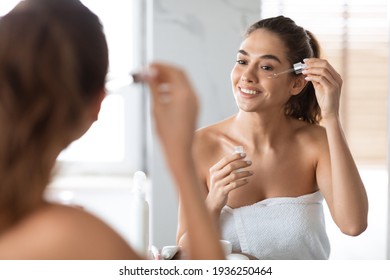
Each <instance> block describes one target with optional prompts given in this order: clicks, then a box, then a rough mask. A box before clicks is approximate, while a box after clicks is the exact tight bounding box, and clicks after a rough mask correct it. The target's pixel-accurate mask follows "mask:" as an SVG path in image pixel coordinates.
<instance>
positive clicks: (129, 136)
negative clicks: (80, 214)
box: [0, 0, 146, 175]
mask: <svg viewBox="0 0 390 280" xmlns="http://www.w3.org/2000/svg"><path fill="white" fill-rule="evenodd" d="M19 1H20V0H2V1H1V4H0V16H2V15H4V14H6V13H7V12H8V11H9V10H11V9H12V8H13V7H14V6H15V5H16V4H17V3H18V2H19ZM81 2H82V3H83V4H84V5H86V6H87V7H88V8H89V9H91V10H92V11H93V12H94V13H95V14H97V15H98V16H99V18H100V20H101V21H102V24H103V26H104V32H105V34H106V38H107V42H108V47H109V59H110V66H109V73H108V75H107V86H106V88H107V96H106V98H105V100H104V101H103V104H102V108H101V112H100V114H99V121H97V122H96V123H94V124H93V125H92V127H91V129H90V130H89V131H88V132H87V133H86V134H85V135H84V136H83V137H81V138H80V139H79V140H77V141H75V142H74V143H72V144H71V145H70V146H69V147H68V148H67V149H65V150H64V151H63V152H62V153H61V154H60V156H59V158H58V160H57V163H58V166H59V167H60V168H59V174H60V175H73V174H77V175H79V174H90V175H94V174H104V175H112V174H119V175H129V174H132V173H133V172H134V171H136V170H140V169H141V170H145V168H146V167H145V158H146V157H145V155H144V154H145V151H146V144H145V143H146V140H145V139H146V132H145V127H146V126H145V121H144V120H145V117H144V115H145V108H144V107H145V106H144V105H143V104H145V94H144V93H143V91H144V89H143V88H142V87H141V86H131V85H129V84H128V83H126V82H123V81H122V82H121V79H122V80H123V78H124V77H126V76H127V75H128V73H130V72H131V71H132V70H134V69H136V68H139V67H140V65H142V63H143V61H142V36H141V34H140V29H141V28H140V27H141V25H142V20H141V18H143V15H142V7H140V5H141V4H140V3H141V2H142V1H128V0H112V1H96V0H81ZM135 42H136V43H137V44H138V45H135ZM118 81H119V82H118Z"/></svg>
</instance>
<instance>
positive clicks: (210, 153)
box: [177, 16, 368, 259]
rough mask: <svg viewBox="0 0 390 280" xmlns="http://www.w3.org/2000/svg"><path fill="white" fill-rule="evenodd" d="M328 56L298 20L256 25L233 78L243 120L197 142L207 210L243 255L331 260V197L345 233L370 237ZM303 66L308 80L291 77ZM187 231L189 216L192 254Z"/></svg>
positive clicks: (204, 132)
mask: <svg viewBox="0 0 390 280" xmlns="http://www.w3.org/2000/svg"><path fill="white" fill-rule="evenodd" d="M319 57H320V48H319V45H318V42H317V41H316V39H315V38H314V36H313V35H312V34H311V33H310V32H308V31H305V30H304V29H303V28H302V27H299V26H297V25H296V24H295V22H294V21H292V20H291V19H289V18H286V17H283V16H279V17H275V18H268V19H264V20H261V21H259V22H257V23H255V24H253V25H252V26H250V27H249V28H248V30H247V32H246V35H245V38H244V40H243V42H242V44H241V46H240V48H239V51H238V53H237V59H236V64H235V66H234V68H233V70H232V72H231V81H232V87H233V94H234V97H235V100H236V103H237V106H238V112H237V113H236V114H235V115H233V116H231V117H229V118H227V119H225V120H223V121H221V122H218V123H216V124H213V125H211V126H208V127H205V128H202V129H200V130H199V131H197V133H196V141H195V147H194V155H195V161H196V165H197V169H198V172H199V176H200V178H201V180H202V182H203V185H204V188H203V189H204V192H205V193H206V194H207V195H206V196H205V200H206V205H207V208H208V209H209V212H210V213H211V215H212V216H213V218H214V220H215V223H217V224H219V225H220V231H221V239H227V240H229V241H230V242H231V243H232V244H233V251H235V252H242V253H244V254H248V255H250V256H253V257H255V258H258V259H327V258H328V257H329V253H330V246H329V241H328V238H327V235H326V231H325V224H324V217H323V210H322V204H321V203H322V199H323V198H325V200H326V202H327V205H328V207H329V209H330V213H331V215H332V217H333V220H334V222H335V223H336V224H337V226H338V227H339V228H340V230H341V231H342V232H343V233H345V234H347V235H351V236H355V235H359V234H360V233H362V232H363V231H364V230H365V229H366V226H367V212H368V202H367V195H366V192H365V188H364V185H363V183H362V181H361V179H360V176H359V173H358V170H357V168H356V165H355V163H354V160H353V158H352V155H351V153H350V150H349V148H348V145H347V142H346V140H345V138H344V135H343V129H342V127H341V124H340V119H339V101H340V93H341V86H342V79H341V77H340V75H339V74H338V73H337V72H336V71H335V69H334V68H333V67H332V66H331V65H330V64H329V62H328V61H326V60H324V59H321V58H319ZM299 62H301V63H302V62H304V64H305V66H304V67H306V68H305V69H304V70H303V72H302V74H300V73H299V72H300V71H297V73H298V74H297V73H295V71H292V70H290V71H286V70H289V69H292V67H293V65H294V64H296V63H299ZM281 72H282V73H284V74H281V75H277V74H278V73H281ZM320 120H321V126H320V125H319V122H320ZM235 146H242V147H243V149H244V152H239V153H232V151H233V150H234V147H235ZM184 205H185V202H184V201H181V206H184ZM186 223H187V221H186V218H185V216H182V215H181V216H180V225H179V229H178V237H177V238H178V242H179V244H181V245H183V246H184V247H185V246H186V242H185V240H186V238H185V235H186V234H185V232H186V227H185V226H183V225H185V224H186Z"/></svg>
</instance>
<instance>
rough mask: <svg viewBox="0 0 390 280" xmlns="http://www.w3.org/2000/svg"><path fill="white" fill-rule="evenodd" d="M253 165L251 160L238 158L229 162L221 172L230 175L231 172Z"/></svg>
mask: <svg viewBox="0 0 390 280" xmlns="http://www.w3.org/2000/svg"><path fill="white" fill-rule="evenodd" d="M251 165H252V161H250V160H237V161H233V162H231V163H229V164H228V165H226V166H225V167H224V168H222V169H221V171H220V172H221V174H224V175H225V176H228V175H229V174H231V173H235V172H238V171H239V170H240V169H242V168H246V167H248V166H251Z"/></svg>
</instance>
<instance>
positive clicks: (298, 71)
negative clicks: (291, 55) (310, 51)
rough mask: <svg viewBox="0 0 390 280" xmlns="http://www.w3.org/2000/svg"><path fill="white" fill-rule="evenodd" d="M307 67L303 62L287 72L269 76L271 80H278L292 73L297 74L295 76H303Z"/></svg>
mask: <svg viewBox="0 0 390 280" xmlns="http://www.w3.org/2000/svg"><path fill="white" fill-rule="evenodd" d="M306 67H307V66H306V64H304V63H302V62H298V63H295V64H293V68H290V69H288V70H285V71H282V72H279V73H274V74H271V75H269V76H268V78H270V79H273V78H277V77H279V76H280V75H283V74H288V73H291V72H295V74H301V73H302V71H303V70H305V69H306Z"/></svg>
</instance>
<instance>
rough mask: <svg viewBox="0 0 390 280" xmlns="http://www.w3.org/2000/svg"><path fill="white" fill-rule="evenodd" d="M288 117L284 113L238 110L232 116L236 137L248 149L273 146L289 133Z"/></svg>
mask: <svg viewBox="0 0 390 280" xmlns="http://www.w3.org/2000/svg"><path fill="white" fill-rule="evenodd" d="M288 122H289V119H288V118H287V117H286V116H285V115H284V114H280V113H279V114H268V113H258V112H243V111H240V112H239V113H238V114H237V115H236V116H235V118H234V123H233V126H234V131H236V132H237V138H238V139H239V140H240V141H241V142H242V143H243V145H244V146H247V147H248V148H249V149H255V150H257V149H260V148H261V149H264V148H271V149H272V148H273V147H274V146H275V145H277V143H279V141H281V140H282V141H284V139H285V137H286V135H287V134H288V133H289V130H288V127H289V124H288Z"/></svg>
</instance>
